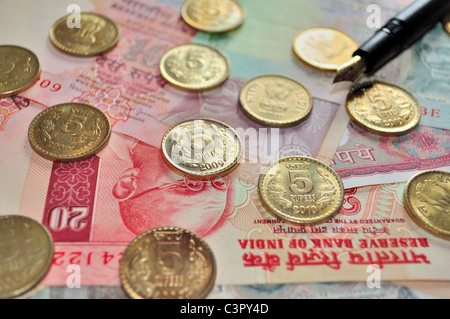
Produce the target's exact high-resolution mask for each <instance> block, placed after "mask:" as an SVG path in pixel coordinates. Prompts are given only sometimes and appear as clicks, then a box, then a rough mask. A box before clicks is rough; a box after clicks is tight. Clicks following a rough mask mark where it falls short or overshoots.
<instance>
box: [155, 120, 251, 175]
mask: <svg viewBox="0 0 450 319" xmlns="http://www.w3.org/2000/svg"><path fill="white" fill-rule="evenodd" d="M193 121H210V122H215V123H218V124H220V125H223V126H225V127H226V128H227V129H229V130H231V131H232V132H233V133H234V135H235V137H236V140H237V141H238V144H239V145H238V154H237V156H236V159H235V160H234V161H233V164H232V165H230V166H228V168H224V169H222V170H219V171H218V172H217V173H215V174H213V175H208V174H206V173H205V174H192V172H189V171H187V170H182V169H180V168H178V167H176V166H175V165H173V164H172V163H171V162H170V160H169V159H170V156H169V154H167V153H166V149H165V147H164V145H165V142H166V141H167V139H168V137H169V135H170V134H171V132H172V131H173V129H174V128H176V127H178V126H180V125H182V124H184V123H188V122H193ZM242 154H243V149H242V140H241V138H240V136H239V135H238V134H237V132H236V131H235V130H234V129H233V128H232V127H231V126H229V125H228V124H226V123H224V122H221V121H218V120H213V119H205V118H202V119H191V120H186V121H183V122H180V123H178V124H176V125H174V126H173V127H171V128H170V129H168V130H167V132H166V133H165V134H164V136H163V138H162V141H161V156H162V158H163V160H164V162H165V163H166V164H167V165H168V166H169V167H170V168H171V169H172V170H173V171H174V172H176V173H177V174H179V175H182V176H184V177H187V178H191V179H195V180H203V181H208V180H214V179H217V178H220V177H223V176H226V175H229V174H231V173H232V172H233V171H234V170H235V169H236V168H237V167H238V166H239V161H240V160H241V158H242Z"/></svg>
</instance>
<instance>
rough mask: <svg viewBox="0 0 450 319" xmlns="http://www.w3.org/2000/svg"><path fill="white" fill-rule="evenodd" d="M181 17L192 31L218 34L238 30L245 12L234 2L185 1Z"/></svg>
mask: <svg viewBox="0 0 450 319" xmlns="http://www.w3.org/2000/svg"><path fill="white" fill-rule="evenodd" d="M181 16H182V17H183V19H184V21H185V22H186V23H187V24H189V25H190V26H191V27H193V28H194V29H197V30H200V31H204V32H209V33H220V32H228V31H232V30H234V29H236V28H238V27H239V26H240V25H241V24H242V23H243V22H244V20H245V10H244V8H243V7H242V6H241V5H240V4H239V3H238V2H236V1H234V0H187V1H186V2H185V3H184V4H183V6H182V8H181Z"/></svg>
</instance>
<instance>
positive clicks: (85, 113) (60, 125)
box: [28, 103, 111, 162]
mask: <svg viewBox="0 0 450 319" xmlns="http://www.w3.org/2000/svg"><path fill="white" fill-rule="evenodd" d="M110 136H111V125H110V123H109V120H108V117H107V116H106V115H105V114H104V113H103V112H102V111H101V110H99V109H98V108H96V107H94V106H91V105H87V104H81V103H64V104H58V105H55V106H52V107H49V108H48V109H46V110H44V111H42V112H41V113H39V114H38V115H36V117H35V118H34V119H33V120H32V121H31V124H30V126H29V129H28V140H29V142H30V145H31V147H32V148H33V150H34V151H36V153H38V154H39V155H41V156H42V157H44V158H46V159H49V160H52V161H63V162H64V161H65V162H68V161H77V160H83V159H86V158H88V157H91V156H92V155H94V154H96V153H97V152H99V151H101V150H102V149H103V148H104V147H105V146H106V145H107V143H108V141H109V138H110Z"/></svg>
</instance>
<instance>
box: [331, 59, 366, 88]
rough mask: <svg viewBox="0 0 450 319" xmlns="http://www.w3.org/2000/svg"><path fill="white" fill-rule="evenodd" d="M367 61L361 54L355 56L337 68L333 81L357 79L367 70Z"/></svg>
mask: <svg viewBox="0 0 450 319" xmlns="http://www.w3.org/2000/svg"><path fill="white" fill-rule="evenodd" d="M365 69H366V63H365V62H364V59H362V58H361V57H360V56H358V55H357V56H354V57H353V58H352V59H351V60H350V61H348V62H346V63H344V64H342V65H341V66H340V67H339V68H338V69H337V74H336V76H335V78H334V80H333V83H337V82H342V81H352V82H354V81H356V79H357V78H359V76H360V75H361V74H362V73H363V72H364V71H365Z"/></svg>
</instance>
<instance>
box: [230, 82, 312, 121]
mask: <svg viewBox="0 0 450 319" xmlns="http://www.w3.org/2000/svg"><path fill="white" fill-rule="evenodd" d="M239 101H240V104H241V106H242V109H243V110H244V112H245V113H246V114H247V115H248V116H249V117H250V118H251V119H253V120H254V121H256V122H258V123H261V124H263V125H266V126H273V127H287V126H293V125H296V124H298V123H300V122H302V121H303V120H305V119H306V118H307V117H308V115H309V114H310V113H311V110H312V107H313V99H312V96H311V95H310V94H309V92H308V90H306V89H305V88H304V87H303V86H302V85H301V84H300V83H298V82H296V81H294V80H292V79H289V78H286V77H284V76H279V75H264V76H260V77H256V78H254V79H252V80H250V81H248V82H247V83H246V84H245V85H244V86H243V87H242V89H241V92H240V94H239Z"/></svg>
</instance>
